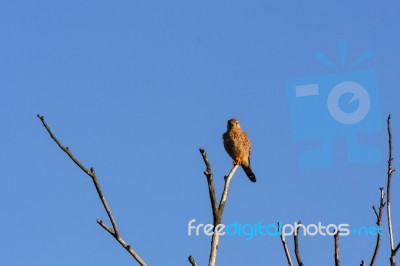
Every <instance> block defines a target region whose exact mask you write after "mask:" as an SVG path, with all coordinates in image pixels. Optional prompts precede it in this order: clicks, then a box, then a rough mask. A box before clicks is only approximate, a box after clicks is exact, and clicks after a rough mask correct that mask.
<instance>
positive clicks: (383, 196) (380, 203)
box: [369, 187, 385, 266]
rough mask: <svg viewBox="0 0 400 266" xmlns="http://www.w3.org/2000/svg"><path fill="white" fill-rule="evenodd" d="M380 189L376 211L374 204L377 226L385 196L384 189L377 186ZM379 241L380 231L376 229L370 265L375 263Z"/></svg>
mask: <svg viewBox="0 0 400 266" xmlns="http://www.w3.org/2000/svg"><path fill="white" fill-rule="evenodd" d="M379 190H380V200H379V211H378V212H377V211H376V209H375V206H374V212H375V215H376V225H377V226H378V228H381V227H382V212H383V208H384V207H385V203H384V202H383V201H384V198H385V191H384V190H383V187H381V188H379ZM380 242H381V234H380V231H378V234H377V235H376V244H375V250H374V254H373V255H372V259H371V263H370V264H369V265H370V266H373V265H374V264H375V259H376V257H377V256H378V250H379V245H380Z"/></svg>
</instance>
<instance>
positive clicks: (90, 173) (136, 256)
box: [37, 114, 146, 266]
mask: <svg viewBox="0 0 400 266" xmlns="http://www.w3.org/2000/svg"><path fill="white" fill-rule="evenodd" d="M37 117H38V118H39V119H40V121H41V122H42V124H43V126H44V127H45V129H46V130H47V132H48V133H49V135H50V137H51V138H52V139H53V140H54V142H55V143H56V144H57V145H58V147H60V149H61V150H62V151H64V152H65V153H66V154H67V155H68V157H69V158H70V159H71V160H72V161H73V162H74V163H75V164H76V165H77V166H78V167H79V168H80V169H81V170H82V171H83V172H85V174H87V175H88V176H90V177H91V179H92V181H93V184H94V186H95V188H96V191H97V194H98V196H99V198H100V201H101V203H102V204H103V207H104V209H105V211H106V213H107V215H108V218H109V219H110V221H111V224H112V227H113V229H111V228H110V227H108V226H107V225H106V224H104V223H103V221H101V220H97V223H98V224H99V225H100V226H101V227H103V229H104V230H106V231H107V232H108V233H110V234H111V235H112V236H113V237H114V238H115V239H116V240H117V241H118V242H119V243H120V244H121V245H122V246H123V247H124V248H125V249H126V250H127V251H128V252H129V253H130V254H131V255H132V257H133V258H134V259H135V260H136V261H137V262H138V263H139V264H140V265H142V266H146V263H145V262H144V260H143V259H142V258H141V257H140V256H139V254H137V253H136V252H135V251H134V250H133V249H132V248H131V246H130V245H128V244H127V243H126V242H125V240H124V239H123V238H122V237H121V236H120V234H119V230H118V226H117V223H116V221H115V218H114V216H113V214H112V212H111V209H110V207H109V206H108V203H107V201H106V199H105V197H104V194H103V192H102V190H101V187H100V184H99V182H98V180H97V176H96V172H95V171H94V168H93V167H92V168H90V170H88V169H87V168H86V167H85V166H83V164H82V163H81V162H79V161H78V159H76V157H75V156H74V155H73V154H72V153H71V151H70V150H69V148H68V147H66V146H64V145H63V144H62V143H61V142H60V141H59V140H58V139H57V137H56V136H55V135H54V134H53V132H52V131H51V130H50V127H49V126H48V125H47V123H46V121H45V120H44V116H42V115H39V114H38V115H37Z"/></svg>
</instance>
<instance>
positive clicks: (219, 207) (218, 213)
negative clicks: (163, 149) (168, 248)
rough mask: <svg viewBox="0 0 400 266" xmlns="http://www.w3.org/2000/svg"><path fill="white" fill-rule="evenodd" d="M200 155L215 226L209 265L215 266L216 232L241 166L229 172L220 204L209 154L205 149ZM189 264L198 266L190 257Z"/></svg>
mask: <svg viewBox="0 0 400 266" xmlns="http://www.w3.org/2000/svg"><path fill="white" fill-rule="evenodd" d="M200 153H201V156H202V157H203V161H204V163H205V165H206V170H205V171H204V175H205V176H206V177H207V183H208V192H209V195H210V201H211V208H212V213H213V225H214V234H213V236H212V239H211V250H210V257H209V261H208V265H209V266H214V265H215V263H216V259H217V251H218V244H219V234H218V233H215V231H216V228H217V226H218V225H220V224H221V220H222V214H223V212H224V208H225V204H226V200H227V198H228V191H229V185H230V183H231V180H232V177H233V175H234V174H235V172H236V170H237V169H238V167H239V165H234V166H233V167H232V169H231V171H230V172H229V174H228V176H225V185H224V190H223V191H222V194H221V199H220V201H219V204H218V203H217V200H216V196H215V188H214V180H213V173H212V171H211V165H210V162H209V160H208V158H207V153H206V151H205V150H204V149H200ZM191 259H192V260H191ZM189 262H190V263H191V264H192V265H196V262H195V261H194V259H193V257H192V256H190V257H189Z"/></svg>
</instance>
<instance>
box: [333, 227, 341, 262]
mask: <svg viewBox="0 0 400 266" xmlns="http://www.w3.org/2000/svg"><path fill="white" fill-rule="evenodd" d="M333 238H334V240H335V266H339V265H340V260H339V231H337V232H336V234H335V235H334V236H333Z"/></svg>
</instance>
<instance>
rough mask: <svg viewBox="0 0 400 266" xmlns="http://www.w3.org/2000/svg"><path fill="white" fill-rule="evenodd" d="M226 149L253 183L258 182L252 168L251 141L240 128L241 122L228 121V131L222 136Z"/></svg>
mask: <svg viewBox="0 0 400 266" xmlns="http://www.w3.org/2000/svg"><path fill="white" fill-rule="evenodd" d="M222 139H223V142H224V147H225V150H226V152H227V153H228V154H229V156H230V157H231V158H232V159H233V164H234V165H241V166H242V168H243V170H244V172H245V173H246V175H247V177H248V178H249V179H250V181H251V182H256V176H255V174H254V173H253V171H252V170H251V167H250V150H251V141H250V138H249V137H248V136H247V134H246V132H244V131H243V130H242V128H241V127H240V123H239V120H237V119H236V118H232V119H229V120H228V125H227V130H226V132H225V133H224V134H223V135H222Z"/></svg>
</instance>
